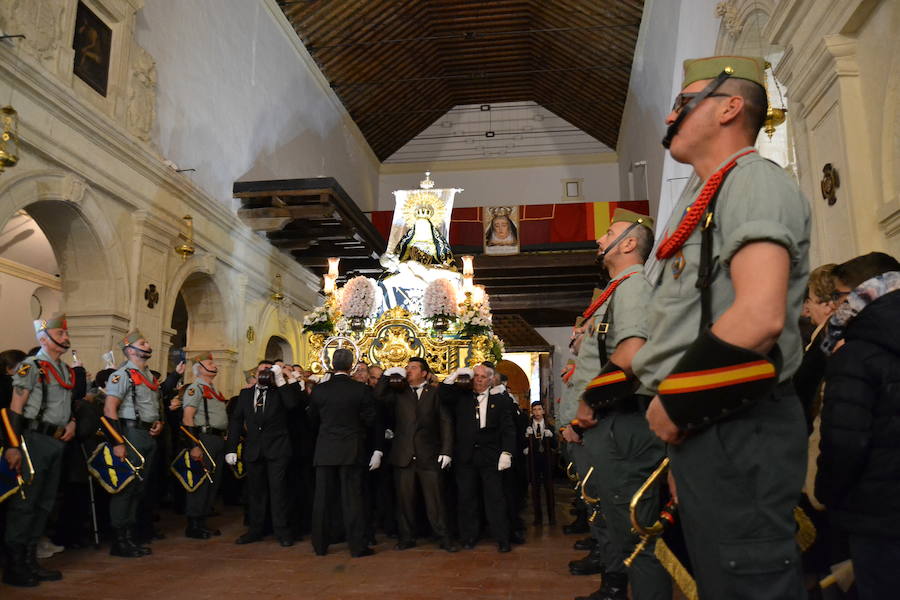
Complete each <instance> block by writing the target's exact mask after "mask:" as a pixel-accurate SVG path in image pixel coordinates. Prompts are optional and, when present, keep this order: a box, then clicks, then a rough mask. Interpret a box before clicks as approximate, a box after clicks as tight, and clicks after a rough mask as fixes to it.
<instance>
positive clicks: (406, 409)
mask: <svg viewBox="0 0 900 600" xmlns="http://www.w3.org/2000/svg"><path fill="white" fill-rule="evenodd" d="M388 381H389V378H388V377H386V376H384V375H382V377H381V379H380V380H379V381H378V384H377V385H376V386H375V396H376V398H378V399H379V400H381V401H382V402H383V403H384V409H385V412H386V418H387V419H390V420H391V421H392V422H393V424H394V428H393V431H394V439H393V441H392V444H393V445H392V446H391V456H390V464H391V465H393V466H395V467H408V466H409V465H410V464H411V463H412V460H413V457H415V458H416V464H417V466H418V467H419V468H430V469H437V468H439V465H438V462H437V457H438V456H439V455H441V454H446V455H447V456H452V452H453V417H452V416H451V415H450V411H449V410H448V408H447V407H446V406H444V404H443V403H442V402H441V400H440V397H439V396H438V390H437V387H435V386H433V385H428V384H425V387H424V388H423V389H422V395H421V397H418V398H417V397H416V393H415V392H414V391H413V389H412V388H411V387H409V386H408V385H407V386H406V387H405V388H404V389H403V390H402V391H400V392H397V391H395V390H393V389H391V388H390V387H388Z"/></svg>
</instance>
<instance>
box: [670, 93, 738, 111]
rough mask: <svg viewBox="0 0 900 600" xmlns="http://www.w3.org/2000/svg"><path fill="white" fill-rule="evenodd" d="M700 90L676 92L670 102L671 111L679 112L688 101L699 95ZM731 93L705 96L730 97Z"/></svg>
mask: <svg viewBox="0 0 900 600" xmlns="http://www.w3.org/2000/svg"><path fill="white" fill-rule="evenodd" d="M700 93H701V92H691V93H687V94H678V95H677V96H675V102H674V103H673V104H672V112H677V113H678V112H681V111H682V110H683V109H684V107H685V106H687V105H688V102H690V101H691V100H693V99H694V98H696V97H697V96H699V95H700ZM731 96H732V94H716V93H712V94H710V95H709V96H707V97H706V98H730V97H731ZM704 100H705V98H704Z"/></svg>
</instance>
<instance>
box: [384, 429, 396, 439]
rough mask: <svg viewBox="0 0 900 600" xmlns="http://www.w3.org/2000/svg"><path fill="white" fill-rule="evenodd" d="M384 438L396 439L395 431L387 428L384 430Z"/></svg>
mask: <svg viewBox="0 0 900 600" xmlns="http://www.w3.org/2000/svg"><path fill="white" fill-rule="evenodd" d="M384 439H386V440H392V439H394V432H393V431H391V430H390V429H385V430H384Z"/></svg>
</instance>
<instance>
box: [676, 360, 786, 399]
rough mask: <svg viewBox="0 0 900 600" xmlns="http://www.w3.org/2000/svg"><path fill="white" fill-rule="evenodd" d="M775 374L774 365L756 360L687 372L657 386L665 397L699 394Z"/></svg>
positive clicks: (770, 376) (769, 377)
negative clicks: (669, 395)
mask: <svg viewBox="0 0 900 600" xmlns="http://www.w3.org/2000/svg"><path fill="white" fill-rule="evenodd" d="M776 374H777V373H776V371H775V365H773V364H772V363H770V362H769V361H767V360H757V361H753V362H746V363H741V364H738V365H731V366H727V367H720V368H718V369H707V370H704V371H687V372H685V373H678V374H676V375H669V376H668V377H666V378H665V379H664V380H663V381H662V382H661V383H660V384H659V393H660V394H664V395H665V394H688V393H691V392H701V391H704V390H711V389H715V388H722V387H730V386H734V385H739V384H742V383H747V382H750V381H759V380H760V379H771V378H773V377H775V375H776Z"/></svg>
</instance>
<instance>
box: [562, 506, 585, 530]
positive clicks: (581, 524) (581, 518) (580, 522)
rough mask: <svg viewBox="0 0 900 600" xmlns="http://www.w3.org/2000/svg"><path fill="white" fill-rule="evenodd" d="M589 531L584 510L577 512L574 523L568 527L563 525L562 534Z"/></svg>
mask: <svg viewBox="0 0 900 600" xmlns="http://www.w3.org/2000/svg"><path fill="white" fill-rule="evenodd" d="M590 530H591V528H590V526H589V525H588V519H587V511H586V510H579V511H578V513H577V515H576V516H575V520H574V521H572V522H571V523H569V524H568V525H563V533H565V534H573V533H587V532H588V531H590Z"/></svg>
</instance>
